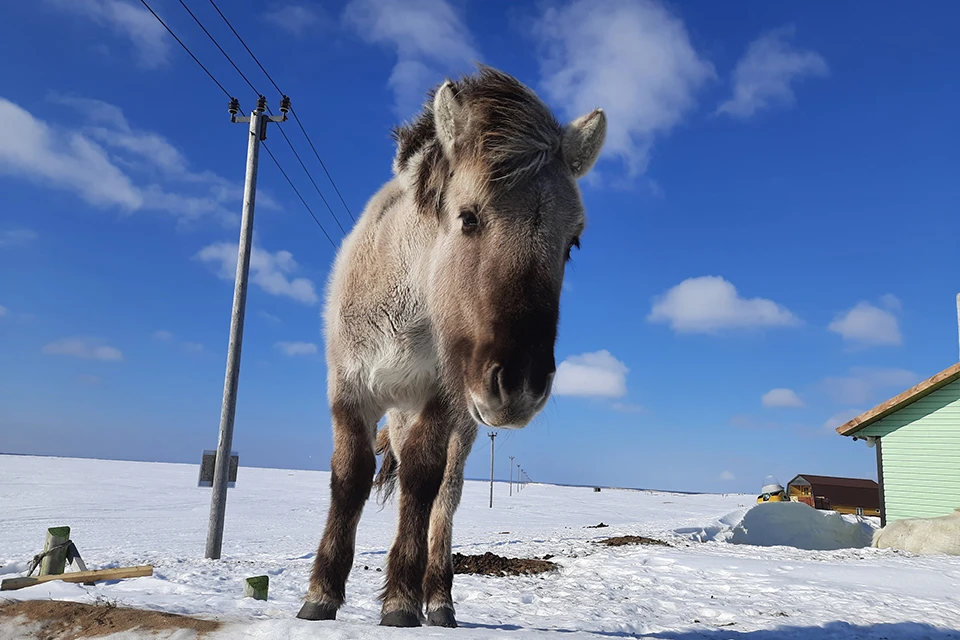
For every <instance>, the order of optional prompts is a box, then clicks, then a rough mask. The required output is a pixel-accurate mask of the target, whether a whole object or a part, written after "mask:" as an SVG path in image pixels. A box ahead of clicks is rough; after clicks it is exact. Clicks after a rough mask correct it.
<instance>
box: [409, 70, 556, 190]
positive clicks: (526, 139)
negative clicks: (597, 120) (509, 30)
mask: <svg viewBox="0 0 960 640" xmlns="http://www.w3.org/2000/svg"><path fill="white" fill-rule="evenodd" d="M478 67H479V71H478V73H476V74H474V75H468V76H462V77H461V78H459V79H458V80H457V81H455V82H453V83H452V89H453V93H454V96H455V97H456V99H457V102H458V103H459V104H460V106H461V109H462V110H463V113H464V114H466V115H467V118H466V121H467V122H468V126H467V129H466V130H465V131H464V132H463V137H462V139H458V141H457V147H456V150H455V153H456V155H457V161H458V162H459V161H461V160H467V161H470V162H471V163H472V164H474V166H477V167H478V168H480V169H481V170H482V171H483V172H484V173H485V174H486V175H485V177H486V178H487V179H488V180H489V181H491V182H494V183H505V185H504V186H507V187H509V186H512V185H515V184H517V183H519V182H521V181H523V180H524V179H525V178H527V177H529V176H530V175H532V174H534V173H536V172H537V171H539V170H540V169H542V168H543V167H544V166H545V165H546V164H547V163H549V162H550V160H551V159H552V158H553V157H554V155H555V154H556V153H557V152H558V151H559V149H560V140H561V137H562V133H563V129H562V128H561V126H560V124H559V123H558V122H557V120H556V118H555V117H554V116H553V114H552V113H551V111H550V109H549V108H548V107H547V106H546V105H545V104H544V103H543V102H542V101H541V100H540V99H539V98H538V97H537V96H536V94H534V93H533V91H531V90H530V89H528V88H527V87H526V86H524V85H523V84H522V83H520V82H519V81H518V80H517V79H515V78H514V77H512V76H510V75H508V74H505V73H503V72H501V71H498V70H496V69H493V68H492V67H488V66H486V65H482V64H481V65H478ZM437 89H439V85H438V86H437V87H434V88H433V89H431V90H430V91H429V92H428V93H427V100H426V102H425V103H424V106H423V110H422V111H421V112H420V114H419V115H417V116H416V118H414V120H413V121H412V122H409V123H407V124H404V125H401V126H397V127H395V128H394V129H393V132H392V133H393V139H394V140H395V141H396V143H397V154H396V157H395V158H394V163H393V169H394V173H395V174H397V175H401V174H403V173H405V172H408V171H412V172H413V174H414V175H412V176H411V180H410V183H411V184H413V185H415V188H416V190H417V201H418V202H419V203H421V204H424V205H426V204H429V203H431V202H434V201H435V202H439V199H440V198H441V197H442V194H441V192H442V184H443V180H444V177H445V176H446V175H447V174H448V172H449V163H448V162H447V159H446V157H445V156H444V154H443V150H442V148H441V145H440V143H439V140H438V139H437V132H436V127H435V125H434V114H433V98H434V95H435V94H436V91H437Z"/></svg>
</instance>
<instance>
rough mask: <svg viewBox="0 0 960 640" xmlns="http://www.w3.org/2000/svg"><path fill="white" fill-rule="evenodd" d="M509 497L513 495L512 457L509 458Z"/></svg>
mask: <svg viewBox="0 0 960 640" xmlns="http://www.w3.org/2000/svg"><path fill="white" fill-rule="evenodd" d="M519 479H520V478H517V480H519ZM510 495H513V456H510Z"/></svg>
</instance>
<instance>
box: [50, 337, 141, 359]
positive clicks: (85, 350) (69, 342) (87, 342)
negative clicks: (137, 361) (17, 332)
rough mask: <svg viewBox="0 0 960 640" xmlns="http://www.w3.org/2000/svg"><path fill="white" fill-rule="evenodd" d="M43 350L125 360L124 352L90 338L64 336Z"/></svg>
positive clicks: (61, 354) (52, 352)
mask: <svg viewBox="0 0 960 640" xmlns="http://www.w3.org/2000/svg"><path fill="white" fill-rule="evenodd" d="M41 351H42V352H43V353H46V354H48V355H59V356H71V357H73V358H84V359H87V360H103V361H105V362H117V361H119V360H123V353H122V352H121V351H120V350H119V349H117V348H116V347H111V346H107V345H105V344H102V341H100V340H94V339H90V338H64V339H62V340H57V341H55V342H51V343H49V344H47V345H44V347H43V349H42V350H41Z"/></svg>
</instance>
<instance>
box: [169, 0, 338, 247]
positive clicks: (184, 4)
mask: <svg viewBox="0 0 960 640" xmlns="http://www.w3.org/2000/svg"><path fill="white" fill-rule="evenodd" d="M179 2H180V4H181V5H182V6H183V8H184V9H186V10H187V13H189V14H190V17H191V18H193V21H194V22H196V23H197V25H198V26H199V27H200V28H201V29H203V32H204V33H205V34H207V37H208V38H210V41H211V42H213V44H214V46H216V47H217V49H219V50H220V53H222V54H223V57H224V58H226V59H227V62H229V63H230V65H231V66H233V68H234V69H235V70H236V72H237V73H239V74H240V77H241V78H243V81H244V82H246V83H247V86H249V87H250V88H251V89H252V90H253V92H254V93H256V94H257V95H258V96H259V95H262V94H261V93H260V92H259V91H257V88H256V87H255V86H253V83H252V82H250V79H249V78H247V76H246V75H244V73H243V71H241V70H240V67H238V66H237V64H236V63H235V62H234V61H233V58H231V57H230V54H228V53H227V52H226V51H225V50H224V49H223V47H221V46H220V43H219V42H217V39H216V38H214V37H213V35H212V34H211V33H210V32H209V31H208V30H207V28H206V27H205V26H203V23H202V22H201V21H200V19H199V18H198V17H197V16H196V15H194V13H193V11H190V7H188V6H187V5H186V3H185V2H184V0H179ZM213 7H214V9H216V10H217V13H219V14H220V17H221V18H223V20H224V22H226V23H227V26H228V27H230V30H231V31H233V33H234V35H236V36H237V39H239V40H240V44H242V45H243V47H244V48H245V49H246V50H247V52H248V53H250V55H251V57H253V59H254V61H255V62H256V63H257V65H258V66H259V67H260V68H261V69H263V65H261V64H260V61H259V60H257V57H256V56H254V55H253V53H252V52H251V51H250V48H249V47H247V45H246V43H245V42H244V41H243V39H242V38H240V35H239V34H237V31H236V29H234V28H233V25H231V24H230V22H229V21H228V20H227V18H226V16H224V15H223V12H222V11H220V9H219V7H217V5H216V4H214V5H213ZM264 74H266V71H264ZM267 78H268V79H269V80H270V82H271V83H272V84H273V86H274V88H276V90H277V91H278V92H279V93H280V94H281V95H286V94H285V93H283V91H280V87H278V86H277V83H276V82H274V81H273V78H271V77H270V76H269V75H267ZM267 113H271V114H272V113H273V112H272V111H270V108H269V107H267ZM294 117H295V118H296V115H294ZM297 124H298V125H300V128H301V129H303V125H302V124H300V121H299V119H298V120H297ZM280 133H281V134H282V135H283V139H284V140H286V142H287V145H288V146H289V147H290V150H291V151H292V152H293V155H294V156H296V158H297V161H298V162H299V163H300V166H301V167H303V171H304V173H306V174H307V178H308V179H309V180H310V183H311V184H313V188H314V189H316V190H317V194H318V195H319V196H320V199H321V200H323V204H324V205H326V207H327V210H328V211H329V212H330V215H331V216H332V217H333V219H334V221H335V222H336V223H337V226H338V227H340V231H341V232H342V233H343V234H344V235H346V234H347V232H346V230H345V229H344V228H343V225H342V224H340V219H339V218H337V214H335V213H334V212H333V207H331V206H330V203H329V202H327V199H326V198H325V197H324V195H323V192H322V191H320V187H319V186H318V185H317V181H316V180H314V179H313V176H312V175H310V171H309V170H308V169H307V165H306V164H304V162H303V160H301V159H300V154H299V153H297V150H296V149H295V148H294V146H293V143H292V142H291V141H290V138H289V137H287V134H286V133H285V132H284V131H283V129H280ZM307 142H309V139H308V140H307ZM311 146H312V143H311ZM317 157H318V158H319V155H318V156H317ZM321 165H322V162H321ZM324 171H326V167H324ZM328 177H329V174H328ZM332 182H333V180H332V179H331V183H332ZM334 189H336V185H334ZM338 193H339V191H338ZM347 213H350V211H349V209H348V210H347Z"/></svg>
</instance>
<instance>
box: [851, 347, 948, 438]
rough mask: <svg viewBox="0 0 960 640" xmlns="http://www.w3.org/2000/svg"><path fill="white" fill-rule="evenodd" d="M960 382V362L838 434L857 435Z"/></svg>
mask: <svg viewBox="0 0 960 640" xmlns="http://www.w3.org/2000/svg"><path fill="white" fill-rule="evenodd" d="M956 380H960V362H958V363H957V364H955V365H953V366H950V367H947V368H946V369H944V370H943V371H941V372H940V373H938V374H936V375H933V376H931V377H929V378H927V379H926V380H924V381H923V382H921V383H919V384H916V385H914V386H912V387H910V388H909V389H907V390H906V391H904V392H903V393H901V394H900V395H897V396H894V397H892V398H890V399H889V400H887V401H886V402H882V403H880V404H878V405H877V406H875V407H874V408H873V409H870V410H869V411H866V412H864V413H861V414H860V415H859V416H857V417H856V418H854V419H853V420H850V421H849V422H846V423H844V424H842V425H840V426H839V427H837V433H839V434H840V435H842V436H852V435H855V434H856V433H857V432H858V431H860V430H861V429H865V428H866V427H869V426H870V425H871V424H873V423H874V422H877V421H878V420H881V419H883V418H886V417H887V416H889V415H890V414H893V413H896V412H897V411H900V409H903V408H904V407H906V406H907V405H910V404H913V403H914V402H916V401H917V400H919V399H920V398H923V397H924V396H928V395H930V394H931V393H933V392H934V391H936V390H937V389H940V388H941V387H945V386H946V385H948V384H950V383H951V382H954V381H956Z"/></svg>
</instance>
